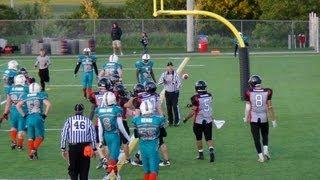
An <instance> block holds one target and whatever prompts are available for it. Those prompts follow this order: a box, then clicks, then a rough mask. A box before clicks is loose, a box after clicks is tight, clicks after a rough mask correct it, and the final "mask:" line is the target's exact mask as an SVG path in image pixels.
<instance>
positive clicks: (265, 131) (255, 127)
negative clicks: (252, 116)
mask: <svg viewBox="0 0 320 180" xmlns="http://www.w3.org/2000/svg"><path fill="white" fill-rule="evenodd" d="M250 126H251V133H252V137H253V140H254V145H255V146H256V150H257V153H258V154H259V153H262V149H261V143H260V133H261V136H262V144H263V145H264V146H267V145H268V135H269V123H268V122H265V123H259V122H258V123H255V122H251V123H250Z"/></svg>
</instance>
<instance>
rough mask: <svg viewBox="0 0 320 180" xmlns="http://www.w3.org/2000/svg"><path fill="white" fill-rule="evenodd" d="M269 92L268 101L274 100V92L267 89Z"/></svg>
mask: <svg viewBox="0 0 320 180" xmlns="http://www.w3.org/2000/svg"><path fill="white" fill-rule="evenodd" d="M267 91H268V100H271V99H272V95H273V91H272V89H269V88H268V89H267Z"/></svg>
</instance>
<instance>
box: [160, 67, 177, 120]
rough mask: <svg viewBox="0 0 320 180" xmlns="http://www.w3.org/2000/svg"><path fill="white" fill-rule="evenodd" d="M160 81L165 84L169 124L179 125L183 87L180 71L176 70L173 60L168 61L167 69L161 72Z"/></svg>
mask: <svg viewBox="0 0 320 180" xmlns="http://www.w3.org/2000/svg"><path fill="white" fill-rule="evenodd" d="M158 82H159V83H158V84H163V85H164V89H165V98H166V106H167V114H168V120H169V125H170V126H172V125H174V126H179V123H180V113H179V107H178V99H179V89H180V87H181V79H180V77H179V75H178V73H177V72H176V71H175V70H174V67H173V64H172V62H168V64H167V71H166V72H164V73H162V74H161V77H160V79H159V81H158ZM173 114H174V120H173Z"/></svg>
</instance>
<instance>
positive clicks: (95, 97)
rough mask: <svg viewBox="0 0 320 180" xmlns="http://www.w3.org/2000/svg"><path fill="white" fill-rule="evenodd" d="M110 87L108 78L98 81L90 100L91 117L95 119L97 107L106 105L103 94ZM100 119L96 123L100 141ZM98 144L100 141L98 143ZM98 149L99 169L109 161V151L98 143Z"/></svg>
mask: <svg viewBox="0 0 320 180" xmlns="http://www.w3.org/2000/svg"><path fill="white" fill-rule="evenodd" d="M109 89H110V82H109V80H108V79H106V78H102V79H100V80H99V83H98V91H96V92H92V93H91V94H90V96H89V101H90V102H91V103H92V106H91V113H90V119H91V120H93V118H94V114H95V109H96V108H98V107H101V106H105V104H104V102H103V95H104V94H105V93H106V92H107V91H108V90H109ZM98 121H99V120H98V119H97V121H96V123H95V129H96V135H97V138H96V140H97V141H99V137H98V134H99V133H98ZM97 144H98V143H97ZM97 146H98V147H97V150H98V154H99V157H100V160H99V163H98V165H97V166H96V168H97V169H100V168H101V167H103V165H104V164H105V163H106V162H107V159H108V152H107V150H106V149H105V148H104V147H99V144H98V145H97Z"/></svg>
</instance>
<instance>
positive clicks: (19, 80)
mask: <svg viewBox="0 0 320 180" xmlns="http://www.w3.org/2000/svg"><path fill="white" fill-rule="evenodd" d="M25 84H26V77H25V76H24V75H22V74H19V75H16V76H15V77H14V85H15V86H17V85H21V86H24V85H25Z"/></svg>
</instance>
